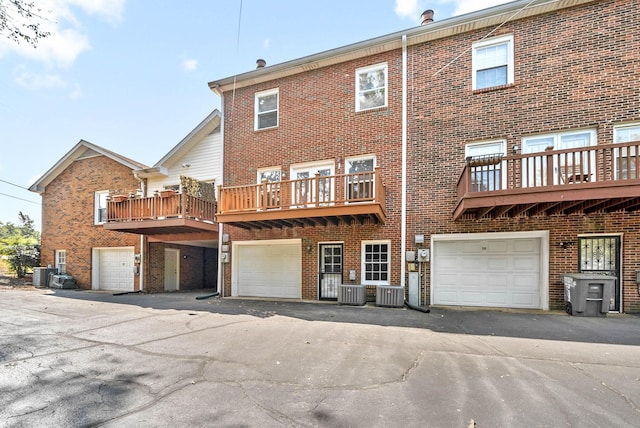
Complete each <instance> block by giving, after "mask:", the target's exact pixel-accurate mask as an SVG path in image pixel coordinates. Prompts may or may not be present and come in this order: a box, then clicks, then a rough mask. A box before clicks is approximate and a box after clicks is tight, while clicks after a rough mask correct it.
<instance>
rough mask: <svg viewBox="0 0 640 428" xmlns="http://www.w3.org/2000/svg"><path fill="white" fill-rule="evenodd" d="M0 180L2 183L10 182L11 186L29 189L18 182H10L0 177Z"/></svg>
mask: <svg viewBox="0 0 640 428" xmlns="http://www.w3.org/2000/svg"><path fill="white" fill-rule="evenodd" d="M0 181H2V182H3V183H7V184H10V185H12V186H16V187H19V188H21V189H24V190H29V188H27V187H24V186H21V185H19V184H15V183H11V182H9V181H7V180H2V179H0Z"/></svg>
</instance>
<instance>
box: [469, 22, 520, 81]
mask: <svg viewBox="0 0 640 428" xmlns="http://www.w3.org/2000/svg"><path fill="white" fill-rule="evenodd" d="M505 44H506V45H507V64H506V65H507V81H506V83H502V84H500V85H496V86H484V87H482V88H478V86H477V81H476V80H477V77H476V76H477V74H478V71H480V70H484V69H479V68H478V64H477V61H478V60H477V58H476V51H477V50H478V49H482V48H486V47H489V46H499V45H505ZM513 45H514V43H513V34H507V35H505V36H500V37H493V38H490V39H485V40H481V41H479V42H475V43H473V44H472V49H471V64H472V66H471V68H472V75H471V82H472V85H473V86H472V87H473V90H476V89H488V88H493V87H497V86H502V85H509V84H512V83H513V82H514V68H515V62H514V54H513V51H514V47H513Z"/></svg>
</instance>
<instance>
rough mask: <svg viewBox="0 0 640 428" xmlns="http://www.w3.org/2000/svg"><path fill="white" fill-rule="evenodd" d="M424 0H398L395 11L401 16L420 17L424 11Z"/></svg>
mask: <svg viewBox="0 0 640 428" xmlns="http://www.w3.org/2000/svg"><path fill="white" fill-rule="evenodd" d="M422 3H423V2H422V1H420V0H396V7H395V9H394V10H395V12H396V15H398V16H399V17H401V18H412V19H418V17H419V16H420V14H421V13H422V12H424V11H423V10H422V8H421V4H422Z"/></svg>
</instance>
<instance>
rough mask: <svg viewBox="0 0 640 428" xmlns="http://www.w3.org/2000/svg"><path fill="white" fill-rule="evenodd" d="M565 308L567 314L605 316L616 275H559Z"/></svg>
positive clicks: (611, 297)
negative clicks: (562, 287)
mask: <svg viewBox="0 0 640 428" xmlns="http://www.w3.org/2000/svg"><path fill="white" fill-rule="evenodd" d="M560 278H561V279H562V283H563V284H564V302H565V309H566V311H567V313H568V314H569V315H574V316H582V317H606V316H607V312H609V308H610V306H611V304H612V303H613V299H614V288H615V282H616V279H617V278H616V277H615V276H611V275H604V274H593V273H567V274H564V275H560Z"/></svg>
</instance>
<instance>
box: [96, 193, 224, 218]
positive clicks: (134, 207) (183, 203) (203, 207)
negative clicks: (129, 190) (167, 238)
mask: <svg viewBox="0 0 640 428" xmlns="http://www.w3.org/2000/svg"><path fill="white" fill-rule="evenodd" d="M215 211H216V204H215V202H208V201H204V200H202V199H199V198H196V197H194V196H189V195H187V194H185V193H181V194H175V195H171V196H165V197H161V196H152V197H148V198H128V199H125V200H124V201H109V203H108V204H107V222H118V221H143V220H162V219H165V218H175V217H178V218H191V219H196V220H201V221H208V222H214V221H215Z"/></svg>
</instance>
